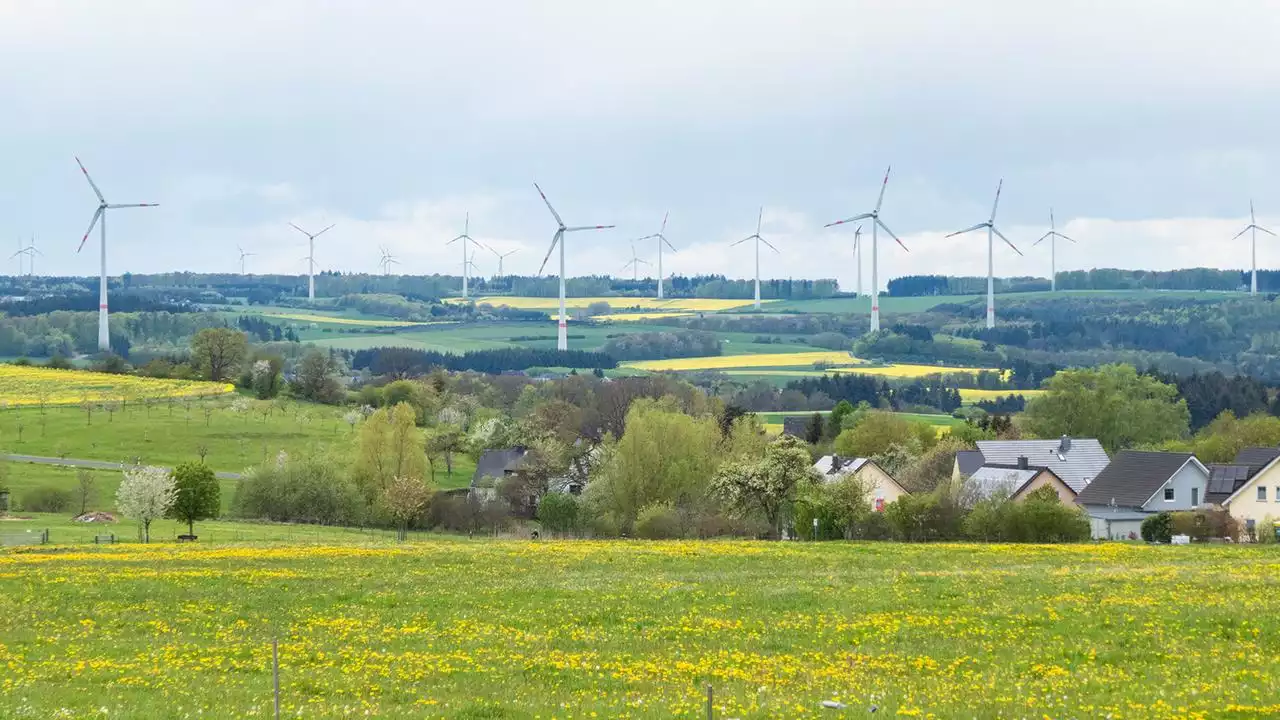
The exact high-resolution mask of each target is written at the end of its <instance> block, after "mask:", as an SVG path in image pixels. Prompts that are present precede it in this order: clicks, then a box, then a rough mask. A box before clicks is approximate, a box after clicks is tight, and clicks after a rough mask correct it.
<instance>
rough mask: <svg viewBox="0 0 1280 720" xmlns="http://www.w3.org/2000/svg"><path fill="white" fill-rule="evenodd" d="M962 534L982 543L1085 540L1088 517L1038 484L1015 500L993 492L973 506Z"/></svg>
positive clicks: (1087, 537)
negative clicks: (1025, 495) (1021, 497)
mask: <svg viewBox="0 0 1280 720" xmlns="http://www.w3.org/2000/svg"><path fill="white" fill-rule="evenodd" d="M963 527H964V534H965V536H966V537H968V538H970V539H972V540H982V541H986V542H1034V543H1054V542H1080V541H1082V540H1088V539H1089V518H1088V516H1086V515H1085V514H1084V512H1083V511H1082V510H1081V509H1079V508H1077V507H1075V506H1072V505H1065V504H1063V502H1062V500H1061V499H1059V498H1058V494H1057V493H1056V492H1054V490H1053V488H1050V487H1042V488H1039V489H1038V490H1035V491H1034V492H1032V493H1030V494H1029V495H1027V497H1026V498H1024V499H1022V500H1021V501H1018V502H1013V501H1011V500H1009V498H1008V495H1005V494H997V495H994V496H992V497H990V498H987V499H985V500H982V501H981V502H978V503H977V504H976V505H974V506H973V509H971V510H970V511H969V514H968V515H967V516H966V517H965V519H964V524H963Z"/></svg>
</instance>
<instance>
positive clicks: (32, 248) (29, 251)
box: [9, 235, 44, 276]
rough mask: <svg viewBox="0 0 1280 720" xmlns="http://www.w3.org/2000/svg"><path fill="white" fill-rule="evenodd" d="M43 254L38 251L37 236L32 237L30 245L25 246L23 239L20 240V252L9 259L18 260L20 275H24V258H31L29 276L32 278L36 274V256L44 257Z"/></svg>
mask: <svg viewBox="0 0 1280 720" xmlns="http://www.w3.org/2000/svg"><path fill="white" fill-rule="evenodd" d="M43 254H44V253H42V252H40V251H39V250H37V249H36V236H35V235H32V236H31V244H30V245H23V244H22V238H18V252H16V253H14V254H12V255H10V256H9V259H10V260H12V259H14V258H18V275H21V274H22V258H24V257H26V258H30V259H31V268H30V269H29V270H27V275H28V276H31V275H35V274H36V255H43Z"/></svg>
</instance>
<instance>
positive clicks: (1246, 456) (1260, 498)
mask: <svg viewBox="0 0 1280 720" xmlns="http://www.w3.org/2000/svg"><path fill="white" fill-rule="evenodd" d="M1267 457H1270V458H1271V459H1270V460H1266V462H1264V463H1262V464H1261V465H1256V464H1255V463H1258V462H1261V461H1263V460H1265V459H1266V458H1267ZM1241 460H1244V461H1245V462H1240V461H1241ZM1235 464H1236V465H1246V466H1247V467H1249V468H1250V469H1251V471H1252V474H1251V475H1248V477H1246V478H1245V479H1244V481H1243V482H1240V483H1239V486H1238V487H1234V489H1233V490H1232V492H1231V494H1230V495H1228V496H1227V498H1226V499H1225V500H1223V501H1222V502H1221V505H1222V507H1223V509H1225V510H1226V511H1227V512H1228V513H1230V515H1231V517H1233V518H1235V519H1236V520H1237V521H1238V522H1239V523H1240V524H1241V526H1242V529H1243V530H1244V532H1245V534H1246V535H1247V536H1249V537H1256V534H1257V533H1258V532H1274V528H1264V527H1263V526H1264V525H1265V524H1266V523H1268V522H1274V521H1275V520H1277V519H1280V450H1278V449H1276V448H1245V449H1244V450H1241V451H1240V453H1239V454H1238V455H1236V463H1235ZM1253 468H1257V469H1256V470H1254V469H1253ZM1233 486H1234V484H1233ZM1222 488H1223V486H1221V485H1220V486H1218V487H1217V488H1215V489H1216V490H1219V491H1220V490H1221V489H1222Z"/></svg>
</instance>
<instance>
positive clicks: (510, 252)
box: [485, 247, 520, 277]
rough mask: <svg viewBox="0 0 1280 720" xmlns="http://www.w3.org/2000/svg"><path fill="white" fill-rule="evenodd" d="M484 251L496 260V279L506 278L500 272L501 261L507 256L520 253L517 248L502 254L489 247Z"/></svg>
mask: <svg viewBox="0 0 1280 720" xmlns="http://www.w3.org/2000/svg"><path fill="white" fill-rule="evenodd" d="M485 249H486V250H488V251H489V252H491V253H493V256H494V257H496V258H498V277H506V276H505V275H504V274H503V272H502V261H503V260H506V259H507V258H508V257H509V256H511V255H515V254H516V253H518V252H520V249H519V248H516V249H515V250H508V251H507V252H504V253H500V252H498V251H497V250H494V249H493V248H491V247H486V248H485Z"/></svg>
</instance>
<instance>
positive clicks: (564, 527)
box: [538, 493, 579, 533]
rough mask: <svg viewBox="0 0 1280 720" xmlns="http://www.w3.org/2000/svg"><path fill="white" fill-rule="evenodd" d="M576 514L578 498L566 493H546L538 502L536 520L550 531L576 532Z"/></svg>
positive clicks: (577, 514) (577, 513)
mask: <svg viewBox="0 0 1280 720" xmlns="http://www.w3.org/2000/svg"><path fill="white" fill-rule="evenodd" d="M578 516H579V507H578V498H576V497H574V496H572V495H570V494H568V493H547V494H546V495H543V496H542V501H541V502H539V503H538V522H540V523H542V527H543V528H545V529H547V530H550V531H551V532H557V533H572V532H577V530H578Z"/></svg>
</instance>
